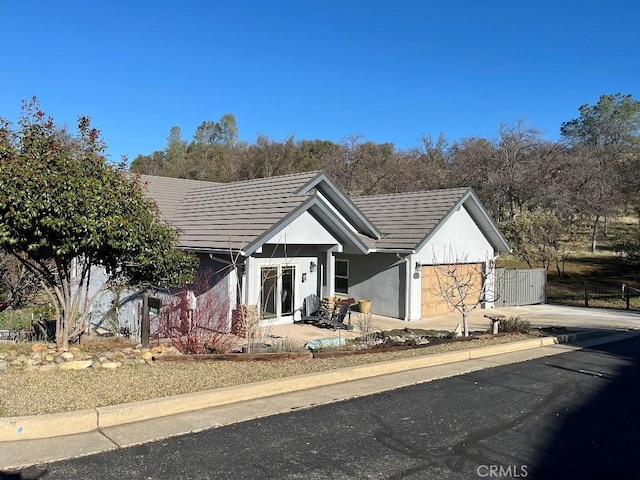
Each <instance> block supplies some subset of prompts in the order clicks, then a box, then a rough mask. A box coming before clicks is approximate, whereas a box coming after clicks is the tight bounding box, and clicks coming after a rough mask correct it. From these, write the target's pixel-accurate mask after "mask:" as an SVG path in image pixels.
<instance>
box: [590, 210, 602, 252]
mask: <svg viewBox="0 0 640 480" xmlns="http://www.w3.org/2000/svg"><path fill="white" fill-rule="evenodd" d="M599 221H600V215H596V219H595V220H594V221H593V226H592V227H591V253H595V251H596V247H597V239H598V222H599Z"/></svg>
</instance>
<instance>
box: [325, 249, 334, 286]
mask: <svg viewBox="0 0 640 480" xmlns="http://www.w3.org/2000/svg"><path fill="white" fill-rule="evenodd" d="M335 271H336V257H334V256H333V252H332V251H331V250H327V261H326V264H325V272H326V279H327V286H326V290H325V291H324V292H323V296H325V297H333V295H334V294H335Z"/></svg>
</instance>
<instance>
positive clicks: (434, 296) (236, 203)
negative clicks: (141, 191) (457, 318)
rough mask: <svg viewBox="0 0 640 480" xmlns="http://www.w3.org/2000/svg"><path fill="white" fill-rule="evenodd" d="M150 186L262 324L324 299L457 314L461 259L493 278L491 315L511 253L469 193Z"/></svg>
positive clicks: (255, 184) (301, 181)
mask: <svg viewBox="0 0 640 480" xmlns="http://www.w3.org/2000/svg"><path fill="white" fill-rule="evenodd" d="M140 181H142V182H144V184H145V186H146V190H147V193H148V195H149V196H150V197H151V198H153V199H154V200H155V201H156V203H157V204H158V207H159V209H160V213H161V215H162V216H163V218H164V219H165V220H167V221H169V222H170V223H171V224H173V225H174V226H176V227H178V228H179V229H180V231H181V236H180V242H179V246H180V247H181V248H183V249H185V250H188V251H191V252H193V253H194V254H196V255H197V256H198V257H199V258H200V268H201V269H202V270H208V271H213V272H216V276H217V279H216V281H215V289H216V290H217V292H218V294H219V293H220V292H222V296H223V297H224V298H226V299H227V300H228V305H229V310H230V312H229V318H231V311H232V310H234V309H235V308H237V306H239V305H243V304H244V305H257V306H258V310H259V312H260V313H261V317H262V321H263V323H268V324H273V325H276V324H285V323H292V322H293V321H294V320H295V319H296V315H298V316H299V315H300V309H301V307H302V306H303V304H304V299H305V298H306V297H307V296H309V295H314V294H315V295H317V296H319V297H330V296H336V295H337V296H341V295H344V296H348V297H352V298H355V299H356V300H358V299H367V300H370V301H371V303H372V307H371V311H372V312H373V313H375V314H379V315H384V316H389V317H394V318H399V319H403V320H417V319H420V318H423V317H428V316H432V315H439V314H442V313H448V312H449V309H448V306H447V304H446V303H445V302H444V301H443V299H442V296H441V295H439V293H438V292H437V291H436V290H437V289H435V288H434V278H435V270H434V269H435V268H436V267H435V265H441V264H448V263H453V262H455V263H462V264H464V266H465V268H467V267H468V268H469V269H474V270H473V271H477V272H485V273H477V274H476V275H477V282H478V284H481V283H482V282H486V283H485V286H486V287H487V289H488V290H489V295H487V296H486V299H487V301H486V302H485V305H484V306H485V307H486V308H490V307H492V303H491V299H492V298H491V297H492V295H491V292H490V290H491V288H492V284H493V268H494V261H495V258H496V257H497V256H499V255H500V254H502V253H504V252H508V251H510V249H509V246H508V245H507V242H506V240H505V238H504V237H503V235H502V234H501V233H500V231H499V230H498V229H497V227H496V225H495V224H494V223H493V221H492V220H491V219H490V218H489V215H488V214H487V212H486V210H485V209H484V207H483V206H482V204H481V203H480V201H479V200H478V198H477V196H476V195H475V193H474V192H473V191H472V190H470V189H465V188H456V189H447V190H435V191H424V192H412V193H399V194H390V195H376V196H366V197H356V198H349V197H348V196H347V195H346V194H345V193H344V192H342V191H341V190H340V189H339V188H338V187H337V186H336V185H335V183H334V182H333V181H332V180H331V179H330V178H329V177H328V176H327V175H326V174H325V173H324V172H322V171H314V172H308V173H300V174H293V175H285V176H278V177H269V178H259V179H254V180H247V181H240V182H232V183H211V182H202V181H195V180H185V179H178V178H167V177H154V176H146V175H143V176H141V177H140ZM94 281H97V282H99V281H100V276H99V275H95V276H94ZM130 298H133V297H130ZM104 303H105V302H104V301H103V304H104ZM106 303H109V302H106ZM123 308H124V307H123ZM97 310H99V308H97ZM122 311H125V310H122ZM135 311H136V310H135V308H134V309H133V310H131V312H132V313H134V314H135Z"/></svg>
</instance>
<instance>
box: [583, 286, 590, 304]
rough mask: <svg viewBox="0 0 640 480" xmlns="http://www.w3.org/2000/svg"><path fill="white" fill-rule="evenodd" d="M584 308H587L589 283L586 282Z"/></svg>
mask: <svg viewBox="0 0 640 480" xmlns="http://www.w3.org/2000/svg"><path fill="white" fill-rule="evenodd" d="M584 306H585V307H588V306H589V282H588V281H587V280H585V281H584Z"/></svg>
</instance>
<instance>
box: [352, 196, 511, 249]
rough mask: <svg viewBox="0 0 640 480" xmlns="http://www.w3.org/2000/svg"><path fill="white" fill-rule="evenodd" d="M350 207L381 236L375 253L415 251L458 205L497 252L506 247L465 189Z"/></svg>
mask: <svg viewBox="0 0 640 480" xmlns="http://www.w3.org/2000/svg"><path fill="white" fill-rule="evenodd" d="M353 201H354V203H355V204H356V205H357V206H358V207H359V208H360V209H361V210H362V211H363V212H364V213H365V214H366V215H367V217H368V218H370V219H371V220H372V221H373V222H374V223H375V224H376V225H377V226H378V227H379V228H380V230H382V231H383V232H384V234H385V235H384V237H383V238H382V239H380V240H378V241H377V242H376V249H378V250H406V251H417V250H419V249H420V248H421V247H422V246H423V245H424V244H425V243H426V242H427V241H428V240H429V238H430V237H431V236H432V235H433V234H434V233H435V232H436V231H437V230H438V229H439V228H440V226H441V225H442V224H443V223H444V222H446V220H447V218H448V217H449V216H450V215H451V214H452V213H453V212H454V211H455V210H456V209H457V208H459V207H460V206H461V205H464V206H465V208H467V210H468V211H469V213H470V215H471V216H472V218H473V219H474V221H475V222H476V224H477V225H478V227H479V228H480V229H481V230H482V232H483V234H484V235H485V236H486V237H487V239H488V240H489V241H490V243H491V244H492V245H493V246H494V248H496V250H499V251H509V250H510V249H509V246H508V245H507V243H506V240H505V239H504V237H503V236H502V234H501V233H500V232H499V231H498V229H497V227H496V226H495V224H494V223H493V222H492V221H491V219H490V218H489V215H488V214H487V212H486V210H485V209H484V207H483V206H482V204H481V203H480V201H479V200H478V198H477V197H476V195H475V194H474V193H473V191H472V190H471V189H468V188H452V189H444V190H428V191H421V192H407V193H397V194H388V195H373V196H365V197H357V198H354V199H353Z"/></svg>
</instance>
